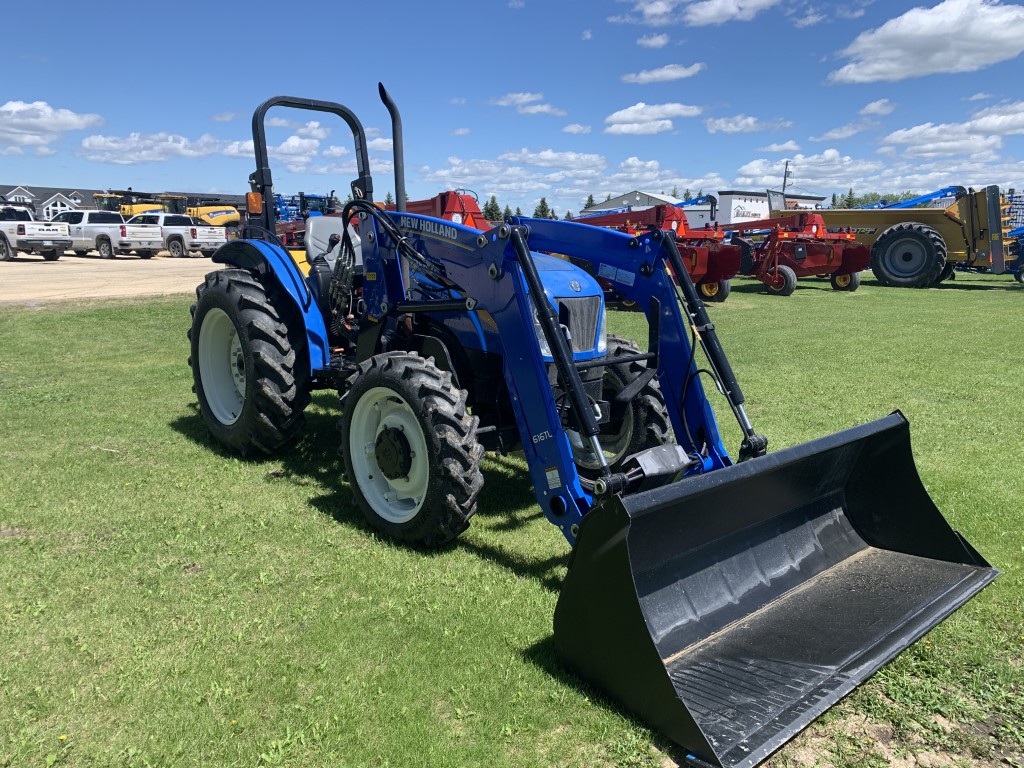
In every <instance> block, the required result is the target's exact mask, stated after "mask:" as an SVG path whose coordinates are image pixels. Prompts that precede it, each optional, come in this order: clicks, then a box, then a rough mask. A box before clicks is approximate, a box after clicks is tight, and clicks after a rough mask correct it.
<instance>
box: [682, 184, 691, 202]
mask: <svg viewBox="0 0 1024 768" xmlns="http://www.w3.org/2000/svg"><path fill="white" fill-rule="evenodd" d="M683 200H693V195H692V194H690V188H689V187H687V188H686V190H685V191H684V192H683Z"/></svg>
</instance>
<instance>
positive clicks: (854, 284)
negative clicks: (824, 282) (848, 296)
mask: <svg viewBox="0 0 1024 768" xmlns="http://www.w3.org/2000/svg"><path fill="white" fill-rule="evenodd" d="M829 282H830V283H831V284H832V290H834V291H849V292H850V293H853V292H854V291H856V290H857V289H858V288H859V287H860V272H848V273H847V274H845V275H836V274H833V275H830V276H829Z"/></svg>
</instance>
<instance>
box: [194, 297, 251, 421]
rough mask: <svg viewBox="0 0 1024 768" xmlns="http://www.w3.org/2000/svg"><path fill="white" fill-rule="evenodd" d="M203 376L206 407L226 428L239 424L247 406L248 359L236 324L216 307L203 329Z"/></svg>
mask: <svg viewBox="0 0 1024 768" xmlns="http://www.w3.org/2000/svg"><path fill="white" fill-rule="evenodd" d="M199 375H200V378H201V379H202V382H203V394H204V395H205V396H206V404H207V405H209V406H210V410H211V411H212V412H213V415H214V417H215V418H216V419H217V421H219V422H220V423H221V424H224V425H225V426H229V425H231V424H234V423H235V422H236V421H238V417H239V416H241V415H242V406H244V405H245V356H244V355H243V354H242V342H241V341H240V340H239V338H238V330H237V329H236V328H235V324H234V323H233V322H231V318H230V317H228V315H227V313H226V312H225V311H224V310H222V309H218V308H216V307H214V308H212V309H210V310H209V311H208V312H207V313H206V315H205V317H203V325H202V327H201V328H200V329H199Z"/></svg>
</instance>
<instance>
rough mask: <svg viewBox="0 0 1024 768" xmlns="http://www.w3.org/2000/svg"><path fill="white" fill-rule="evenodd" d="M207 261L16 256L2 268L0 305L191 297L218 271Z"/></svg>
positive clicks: (191, 259) (0, 263) (1, 264)
mask: <svg viewBox="0 0 1024 768" xmlns="http://www.w3.org/2000/svg"><path fill="white" fill-rule="evenodd" d="M219 268H220V265H219V264H214V263H213V262H211V261H210V260H209V259H205V258H200V257H198V256H197V257H195V258H189V259H171V258H166V254H161V255H159V256H156V257H155V258H152V259H139V258H136V257H135V256H118V257H116V258H113V259H109V260H108V259H101V258H99V257H98V256H84V257H78V256H62V257H61V258H60V259H58V260H57V261H44V260H43V257H42V256H28V255H26V254H24V253H21V254H19V255H18V258H17V260H15V261H5V262H0V304H29V305H38V304H48V303H51V302H58V301H70V300H75V299H105V298H115V297H126V296H164V295H167V294H175V293H192V292H193V291H195V288H196V286H197V285H198V284H199V283H201V282H202V281H203V276H204V275H205V274H206V273H207V272H212V271H213V270H215V269H219Z"/></svg>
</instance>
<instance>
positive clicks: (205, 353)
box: [188, 269, 309, 456]
mask: <svg viewBox="0 0 1024 768" xmlns="http://www.w3.org/2000/svg"><path fill="white" fill-rule="evenodd" d="M276 293H277V291H276V290H273V289H272V290H269V291H268V289H267V288H265V287H264V286H263V285H262V284H261V283H259V282H258V281H257V280H256V278H255V277H253V276H252V275H251V274H250V273H249V272H246V271H245V270H241V269H223V270H219V271H217V272H211V273H210V274H208V275H207V276H206V280H205V282H204V283H203V284H202V285H200V286H198V287H197V288H196V303H195V304H193V305H192V327H191V328H190V329H189V331H188V337H189V340H190V342H191V352H192V354H191V357H189V360H188V362H189V365H190V366H191V367H192V379H193V382H194V387H193V390H194V391H195V393H196V396H197V397H198V399H199V409H200V411H201V412H202V415H203V419H204V420H205V421H206V426H207V427H208V428H209V430H210V433H211V434H212V435H213V437H214V438H215V439H216V440H217V441H218V442H219V443H221V444H222V445H224V446H226V447H227V448H229V449H231V450H233V451H235V452H237V453H240V454H242V455H243V456H252V455H258V454H260V453H267V454H270V453H274V452H275V451H277V450H278V449H280V448H281V447H283V446H284V445H286V444H288V443H289V442H291V441H292V440H294V439H295V438H296V437H297V436H298V435H299V433H300V432H301V431H302V428H303V426H304V424H305V417H304V416H303V410H304V409H305V408H306V406H307V405H308V404H309V386H308V384H309V365H308V363H307V362H306V352H305V347H304V344H305V339H304V335H303V334H302V333H301V329H300V328H299V327H298V324H295V323H293V327H291V328H289V326H288V324H287V317H288V315H287V314H286V313H285V308H286V307H287V306H288V305H286V304H285V302H284V301H275V298H276V295H275V294H276Z"/></svg>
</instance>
